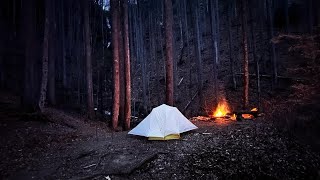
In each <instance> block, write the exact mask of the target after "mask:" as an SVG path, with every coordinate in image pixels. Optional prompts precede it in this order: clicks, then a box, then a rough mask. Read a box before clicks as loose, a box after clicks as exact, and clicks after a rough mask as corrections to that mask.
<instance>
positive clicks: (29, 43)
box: [22, 0, 37, 112]
mask: <svg viewBox="0 0 320 180" xmlns="http://www.w3.org/2000/svg"><path fill="white" fill-rule="evenodd" d="M23 5H25V6H24V7H23V10H24V11H25V12H24V16H23V18H24V21H23V22H24V23H25V24H24V25H25V28H26V36H25V37H26V38H25V64H24V88H23V98H22V105H23V107H24V109H25V110H26V111H31V112H32V111H35V110H36V106H37V101H36V99H37V98H36V95H35V92H36V89H35V83H36V82H35V78H34V74H35V72H34V71H35V62H36V55H35V54H36V52H35V51H36V50H37V48H36V35H35V24H34V23H35V15H34V7H35V2H34V0H30V1H28V3H24V4H23Z"/></svg>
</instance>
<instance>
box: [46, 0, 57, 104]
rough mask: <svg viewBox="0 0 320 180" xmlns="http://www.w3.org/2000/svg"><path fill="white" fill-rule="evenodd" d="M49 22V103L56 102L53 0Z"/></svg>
mask: <svg viewBox="0 0 320 180" xmlns="http://www.w3.org/2000/svg"><path fill="white" fill-rule="evenodd" d="M51 8H52V10H53V11H52V10H51V12H50V13H51V16H50V17H51V18H50V20H51V24H52V26H51V27H50V33H49V34H50V35H49V42H50V44H49V72H48V73H49V74H48V76H49V77H48V101H49V103H50V104H51V105H55V104H56V91H55V86H56V82H55V69H56V68H55V57H56V40H55V36H56V35H57V34H56V21H55V11H54V9H55V2H54V1H53V2H52V3H51Z"/></svg>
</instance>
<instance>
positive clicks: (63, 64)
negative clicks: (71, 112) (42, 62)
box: [60, 1, 67, 95]
mask: <svg viewBox="0 0 320 180" xmlns="http://www.w3.org/2000/svg"><path fill="white" fill-rule="evenodd" d="M65 2H66V1H61V2H60V3H61V16H60V18H61V43H62V46H61V48H62V54H61V55H62V84H63V88H66V87H67V67H66V66H67V65H66V38H65V22H64V20H65V18H66V17H65V16H64V3H65ZM64 93H65V92H64ZM64 95H65V94H64Z"/></svg>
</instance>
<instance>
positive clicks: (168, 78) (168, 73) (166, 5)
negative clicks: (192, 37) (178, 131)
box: [164, 0, 174, 106]
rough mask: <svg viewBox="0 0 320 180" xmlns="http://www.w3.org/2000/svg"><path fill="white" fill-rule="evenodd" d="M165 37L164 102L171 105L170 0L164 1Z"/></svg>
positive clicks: (171, 18)
mask: <svg viewBox="0 0 320 180" xmlns="http://www.w3.org/2000/svg"><path fill="white" fill-rule="evenodd" d="M164 11H165V39H166V103H167V104H168V105H170V106H173V103H174V102H173V98H174V97H173V29H172V28H173V11H172V1H171V0H165V1H164Z"/></svg>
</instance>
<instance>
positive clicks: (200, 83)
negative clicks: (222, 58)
mask: <svg viewBox="0 0 320 180" xmlns="http://www.w3.org/2000/svg"><path fill="white" fill-rule="evenodd" d="M194 3H195V5H194V12H195V13H194V22H195V23H194V26H195V27H194V30H195V38H196V39H195V41H196V43H195V50H196V58H197V74H198V95H199V102H200V105H201V104H202V100H203V96H202V87H203V80H202V78H203V73H202V69H203V68H202V57H201V37H200V36H201V31H200V27H199V26H200V22H199V4H198V2H196V1H195V2H194Z"/></svg>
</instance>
